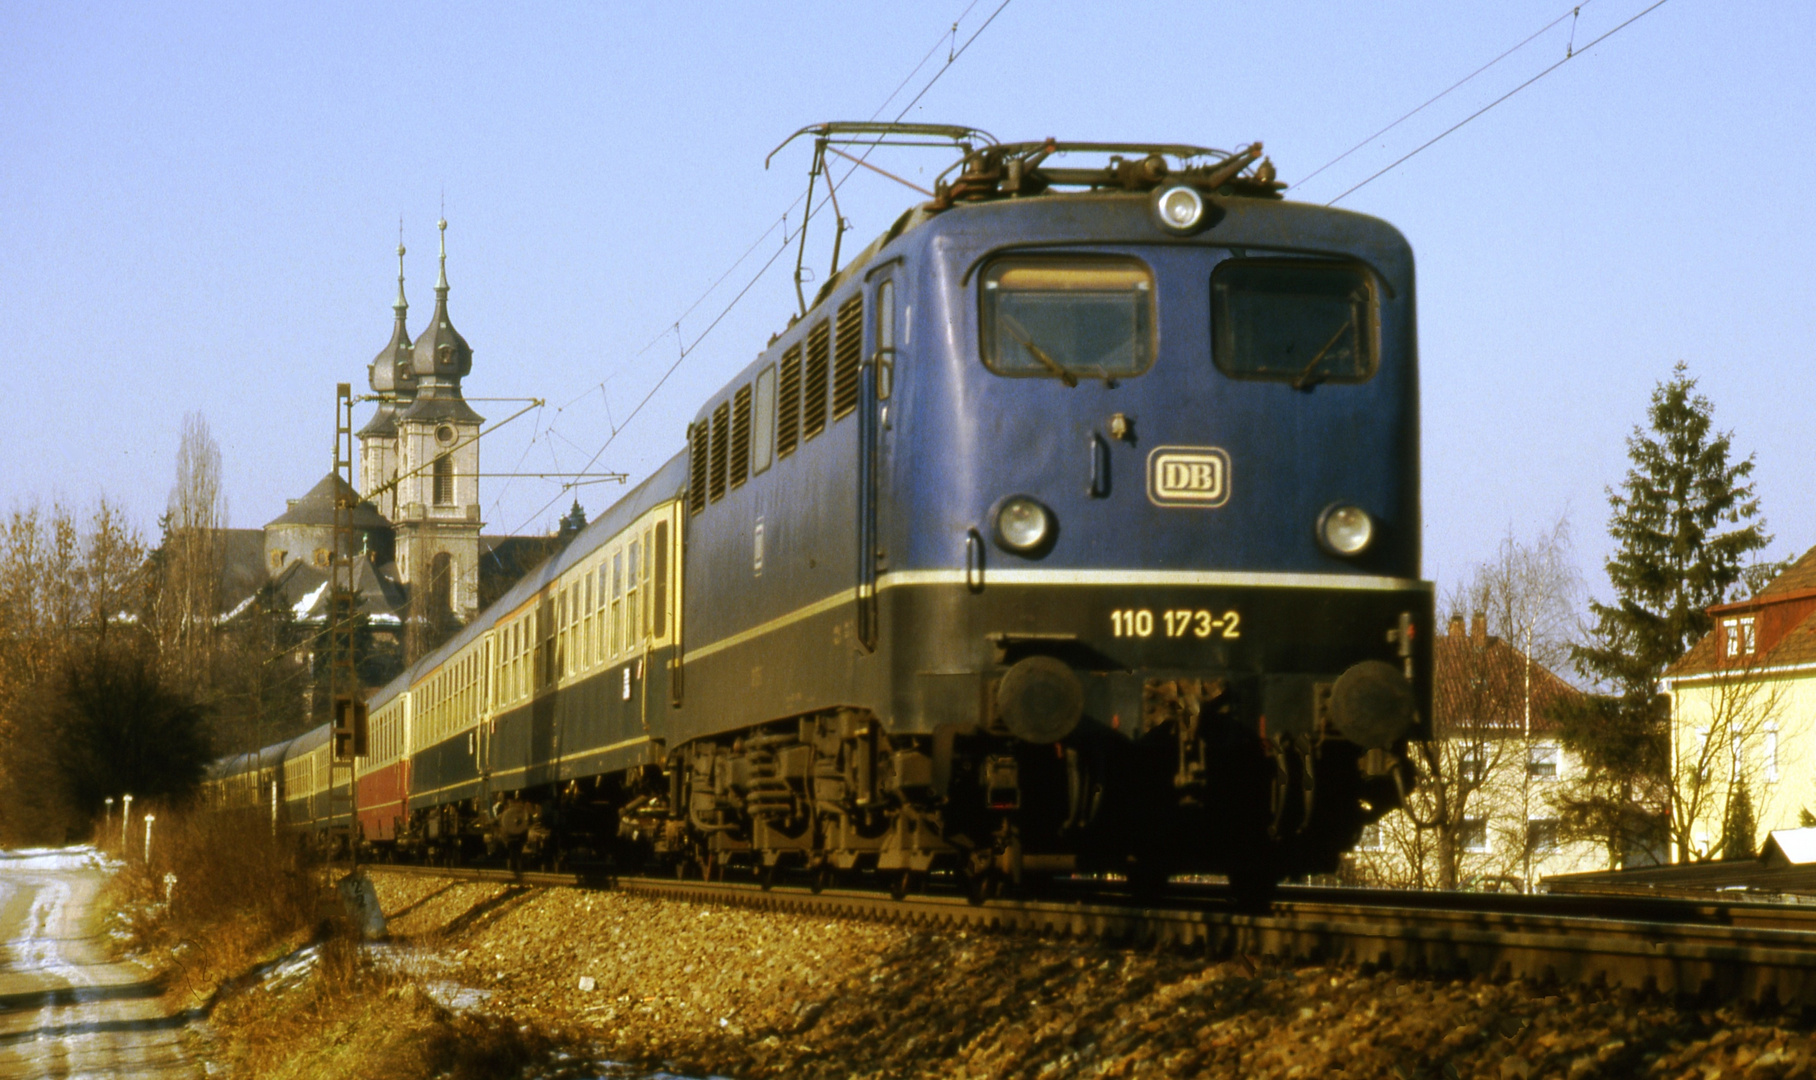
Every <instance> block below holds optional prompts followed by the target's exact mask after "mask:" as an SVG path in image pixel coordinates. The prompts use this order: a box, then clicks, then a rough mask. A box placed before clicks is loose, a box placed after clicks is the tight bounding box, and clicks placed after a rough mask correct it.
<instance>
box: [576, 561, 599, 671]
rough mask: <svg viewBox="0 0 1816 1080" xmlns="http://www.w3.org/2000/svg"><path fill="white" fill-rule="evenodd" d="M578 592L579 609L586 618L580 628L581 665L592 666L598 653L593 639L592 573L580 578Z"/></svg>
mask: <svg viewBox="0 0 1816 1080" xmlns="http://www.w3.org/2000/svg"><path fill="white" fill-rule="evenodd" d="M580 592H581V598H580V611H581V614H582V615H583V616H584V618H585V620H586V621H585V622H584V623H583V624H582V626H581V628H580V659H581V662H582V665H583V666H585V667H592V666H593V662H594V660H595V659H596V658H597V657H598V655H599V649H598V646H597V645H596V644H595V643H594V639H593V630H594V629H595V627H594V625H593V623H594V620H593V575H591V574H588V575H586V576H585V577H583V578H581V579H580Z"/></svg>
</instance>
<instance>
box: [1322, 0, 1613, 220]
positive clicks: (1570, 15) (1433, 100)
mask: <svg viewBox="0 0 1816 1080" xmlns="http://www.w3.org/2000/svg"><path fill="white" fill-rule="evenodd" d="M1590 2H1591V0H1583V3H1581V4H1578V5H1576V6H1575V7H1573V8H1571V9H1570V10H1569V11H1566V12H1564V13H1563V14H1562V15H1559V16H1558V17H1557V18H1555V19H1553V20H1551V21H1550V22H1548V23H1546V24H1545V25H1544V26H1541V27H1539V28H1538V29H1537V30H1535V31H1533V32H1532V34H1531V35H1530V36H1528V37H1527V38H1526V39H1525V40H1523V41H1521V42H1520V43H1519V44H1517V45H1515V46H1514V47H1513V48H1511V49H1508V50H1507V51H1506V52H1504V53H1502V54H1501V55H1499V56H1497V57H1495V58H1494V59H1493V60H1490V61H1488V62H1487V63H1486V64H1483V65H1482V66H1481V67H1479V68H1476V69H1475V70H1474V71H1472V72H1470V73H1469V74H1467V75H1465V76H1463V77H1462V78H1461V79H1458V80H1457V81H1456V82H1453V83H1451V84H1450V85H1449V86H1447V87H1445V88H1444V89H1443V90H1441V91H1439V92H1438V93H1437V94H1435V95H1433V96H1432V97H1430V98H1428V99H1426V101H1425V102H1424V103H1423V104H1420V105H1418V106H1417V107H1415V108H1413V109H1412V110H1411V111H1409V112H1407V113H1405V114H1404V115H1402V116H1401V117H1400V118H1399V119H1398V120H1395V121H1394V122H1393V123H1391V124H1389V125H1387V126H1386V127H1384V128H1382V129H1381V130H1380V131H1377V132H1375V133H1374V134H1372V135H1370V136H1369V137H1368V138H1366V139H1363V140H1362V141H1361V142H1358V143H1357V144H1356V145H1354V146H1352V147H1350V148H1349V149H1348V150H1345V151H1343V152H1342V153H1341V154H1338V155H1337V156H1336V157H1334V158H1331V159H1330V160H1329V161H1327V162H1325V163H1324V164H1322V165H1320V166H1318V167H1317V168H1315V169H1313V170H1312V171H1311V172H1309V173H1307V174H1306V175H1305V176H1304V177H1303V178H1302V179H1300V180H1299V182H1298V183H1296V184H1294V185H1293V186H1294V187H1304V186H1305V185H1306V184H1307V183H1309V182H1310V181H1311V180H1312V178H1313V177H1315V176H1317V175H1318V174H1319V173H1321V172H1323V171H1324V170H1326V169H1328V168H1330V167H1331V166H1332V165H1335V164H1337V163H1338V162H1339V161H1342V160H1343V159H1344V158H1346V157H1348V156H1350V155H1351V154H1353V153H1355V152H1356V151H1358V150H1360V149H1362V148H1363V147H1364V146H1367V145H1368V144H1369V143H1371V142H1374V141H1375V140H1376V139H1378V138H1380V137H1381V136H1383V135H1385V134H1387V133H1388V132H1390V131H1392V130H1393V129H1394V128H1397V127H1399V126H1400V125H1401V124H1404V123H1405V122H1406V121H1408V120H1411V119H1412V118H1413V117H1415V116H1417V115H1419V114H1420V113H1422V112H1424V111H1425V110H1426V109H1427V108H1428V107H1430V106H1432V105H1435V104H1437V103H1438V102H1439V101H1440V100H1442V99H1444V98H1446V97H1449V96H1450V94H1451V93H1452V92H1454V91H1456V90H1457V89H1459V88H1461V87H1462V86H1463V84H1464V83H1467V82H1469V81H1470V80H1471V79H1474V78H1475V77H1476V76H1477V75H1480V74H1481V73H1482V72H1484V71H1487V70H1488V69H1489V68H1491V67H1493V66H1495V65H1496V64H1498V63H1500V62H1501V61H1503V60H1505V59H1507V58H1508V57H1509V56H1512V55H1513V54H1514V53H1516V52H1519V51H1520V50H1521V49H1524V48H1525V47H1526V46H1528V45H1530V44H1532V43H1533V42H1534V41H1537V40H1538V39H1539V38H1540V37H1542V36H1544V34H1545V32H1546V31H1547V30H1550V29H1551V28H1552V27H1554V26H1556V25H1557V24H1558V23H1561V22H1563V21H1564V20H1565V19H1569V20H1571V23H1570V30H1571V36H1572V42H1573V43H1574V39H1575V34H1576V16H1577V14H1578V13H1579V12H1581V11H1582V9H1584V8H1586V7H1588V6H1589V4H1590ZM1566 58H1568V57H1566Z"/></svg>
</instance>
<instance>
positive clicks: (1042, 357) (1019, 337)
mask: <svg viewBox="0 0 1816 1080" xmlns="http://www.w3.org/2000/svg"><path fill="white" fill-rule="evenodd" d="M997 318H999V319H1001V320H1002V324H1003V329H1005V330H1007V331H1009V336H1010V337H1013V338H1014V339H1015V340H1016V341H1019V342H1021V347H1022V348H1024V349H1026V350H1028V355H1030V356H1032V357H1034V359H1036V360H1038V361H1040V363H1041V366H1042V367H1045V368H1046V369H1047V370H1048V371H1051V372H1052V373H1053V374H1055V375H1057V376H1059V381H1060V382H1062V383H1065V384H1066V385H1067V386H1077V385H1078V376H1076V375H1074V374H1072V373H1071V372H1070V371H1067V370H1066V369H1065V367H1064V366H1063V365H1061V364H1060V362H1059V361H1057V360H1055V359H1053V358H1052V357H1051V356H1048V355H1047V351H1046V350H1045V349H1043V348H1041V347H1040V346H1039V345H1036V344H1034V339H1033V338H1031V337H1029V336H1028V332H1027V331H1026V330H1024V329H1022V326H1021V324H1020V323H1018V322H1016V321H1015V320H1014V319H1013V318H1010V317H1009V316H1008V315H1006V314H998V316H997Z"/></svg>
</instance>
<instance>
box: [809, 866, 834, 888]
mask: <svg viewBox="0 0 1816 1080" xmlns="http://www.w3.org/2000/svg"><path fill="white" fill-rule="evenodd" d="M830 884H832V867H830V866H816V867H814V869H813V877H812V878H810V879H809V880H808V884H807V887H808V888H809V889H811V890H813V891H814V892H815V893H822V892H825V891H826V886H828V885H830Z"/></svg>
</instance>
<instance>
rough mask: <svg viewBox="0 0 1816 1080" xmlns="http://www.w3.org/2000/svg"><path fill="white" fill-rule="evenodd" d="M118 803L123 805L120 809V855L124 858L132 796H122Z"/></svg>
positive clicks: (130, 816) (130, 820)
mask: <svg viewBox="0 0 1816 1080" xmlns="http://www.w3.org/2000/svg"><path fill="white" fill-rule="evenodd" d="M120 802H121V803H122V804H124V805H122V806H121V808H120V855H121V857H122V858H124V857H125V855H126V841H127V839H128V837H127V830H128V829H130V828H131V827H132V796H131V795H122V796H120Z"/></svg>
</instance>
